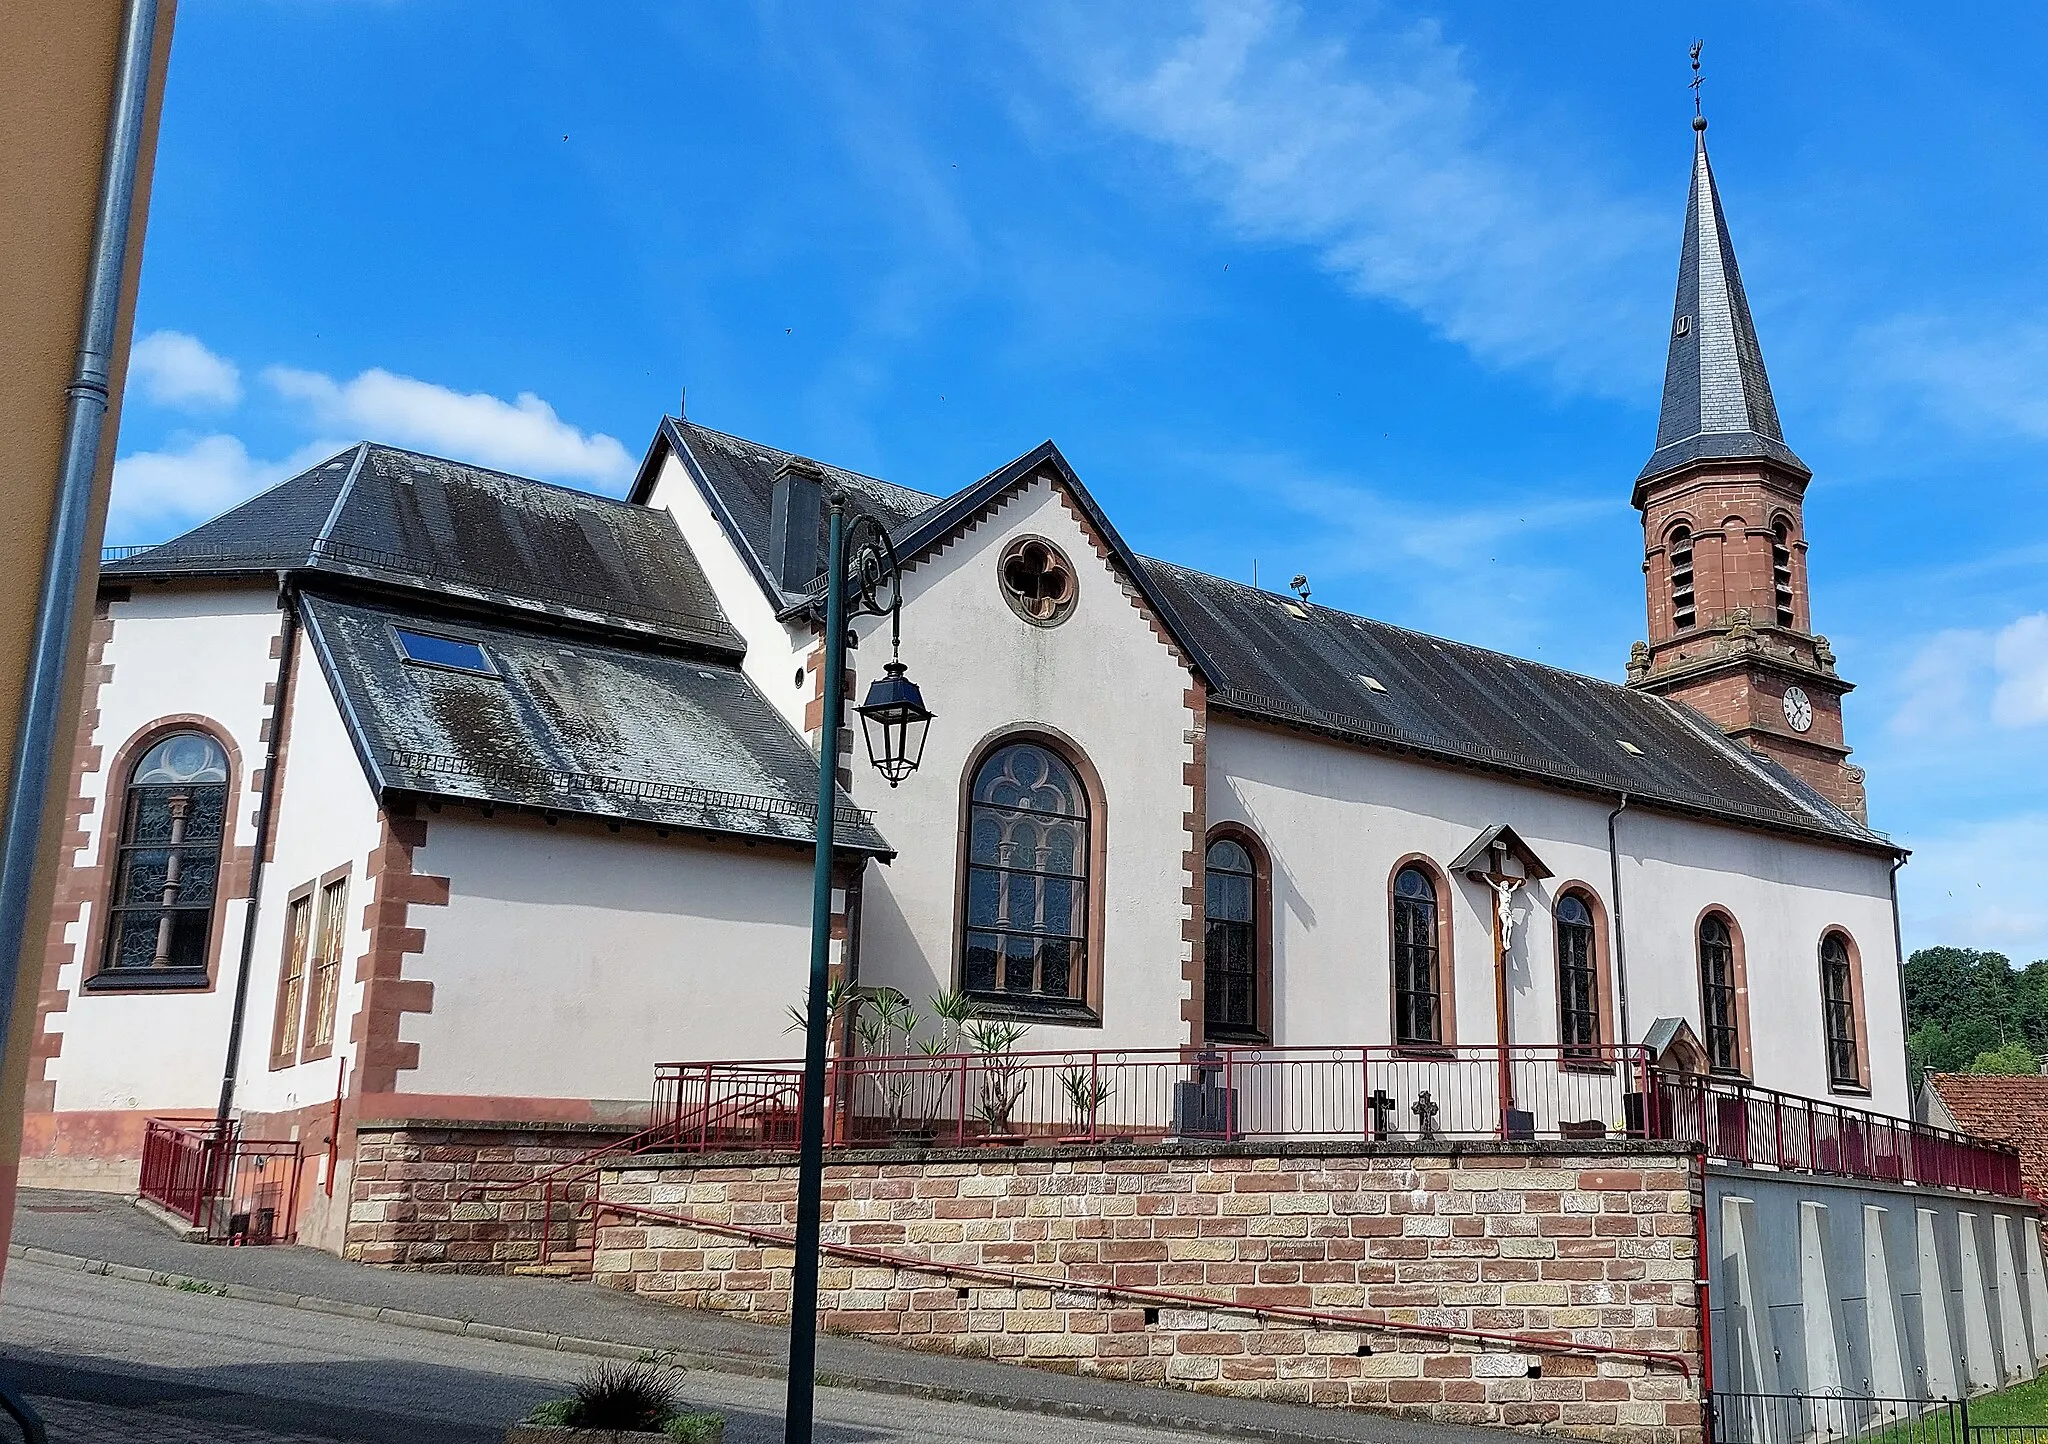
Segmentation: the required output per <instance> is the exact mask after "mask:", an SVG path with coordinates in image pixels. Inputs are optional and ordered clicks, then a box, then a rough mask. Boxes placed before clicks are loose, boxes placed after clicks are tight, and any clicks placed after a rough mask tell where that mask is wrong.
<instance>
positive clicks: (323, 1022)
mask: <svg viewBox="0 0 2048 1444" xmlns="http://www.w3.org/2000/svg"><path fill="white" fill-rule="evenodd" d="M347 931H348V878H347V876H346V875H344V876H342V877H339V878H336V879H335V880H334V881H333V882H330V883H328V884H327V885H326V886H325V887H323V888H321V889H320V925H319V928H318V930H317V931H316V932H315V934H314V947H313V960H312V964H311V968H312V975H311V977H310V978H309V980H308V982H307V986H306V1055H305V1056H306V1061H308V1062H310V1061H312V1060H313V1059H316V1058H325V1057H327V1056H328V1054H329V1053H331V1052H333V1050H334V1008H335V1001H336V999H337V998H338V997H339V996H340V993H341V950H342V939H343V937H344V935H345V934H346V933H347Z"/></svg>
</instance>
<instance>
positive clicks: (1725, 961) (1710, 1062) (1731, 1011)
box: [1699, 913, 1742, 1073]
mask: <svg viewBox="0 0 2048 1444" xmlns="http://www.w3.org/2000/svg"><path fill="white" fill-rule="evenodd" d="M1699 951H1700V1009H1701V1015H1702V1018H1703V1020H1704V1022H1705V1024H1706V1029H1705V1032H1706V1036H1705V1038H1704V1039H1702V1041H1703V1042H1705V1044H1706V1045H1707V1066H1708V1067H1710V1068H1712V1069H1713V1070H1714V1071H1715V1072H1716V1073H1740V1072H1741V1071H1742V1023H1741V1013H1740V1010H1739V1001H1738V999H1737V997H1736V957H1735V934H1734V932H1733V931H1732V930H1731V929H1730V928H1729V926H1728V919H1726V918H1725V917H1723V916H1721V914H1719V913H1708V914H1707V915H1706V916H1705V917H1703V918H1701V919H1700V934H1699Z"/></svg>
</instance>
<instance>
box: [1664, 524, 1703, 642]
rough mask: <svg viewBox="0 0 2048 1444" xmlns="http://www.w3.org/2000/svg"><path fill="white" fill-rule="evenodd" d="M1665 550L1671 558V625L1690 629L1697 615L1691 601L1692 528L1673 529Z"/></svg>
mask: <svg viewBox="0 0 2048 1444" xmlns="http://www.w3.org/2000/svg"><path fill="white" fill-rule="evenodd" d="M1666 548H1667V551H1668V554H1669V556H1670V558H1671V625H1672V626H1674V627H1690V626H1691V625H1692V624H1693V619H1694V618H1695V617H1696V616H1697V615H1698V609H1697V607H1696V606H1695V605H1694V601H1693V597H1694V593H1693V584H1692V528H1690V527H1685V526H1679V527H1673V528H1672V530H1671V538H1670V540H1669V542H1667V543H1666Z"/></svg>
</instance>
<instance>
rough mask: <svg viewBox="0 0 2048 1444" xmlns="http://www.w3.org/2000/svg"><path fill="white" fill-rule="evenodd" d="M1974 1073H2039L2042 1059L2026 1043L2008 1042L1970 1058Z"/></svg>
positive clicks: (1971, 1068) (1971, 1069)
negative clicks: (2001, 1046)
mask: <svg viewBox="0 0 2048 1444" xmlns="http://www.w3.org/2000/svg"><path fill="white" fill-rule="evenodd" d="M1970 1071H1971V1072H1972V1073H2008V1074H2021V1073H2039V1072H2040V1071H2041V1060H2040V1059H2038V1058H2036V1057H2035V1056H2034V1050H2033V1049H2032V1048H2029V1047H2028V1046H2027V1045H2026V1044H2025V1043H2020V1042H2013V1043H2007V1044H2006V1045H2005V1046H2004V1047H2003V1048H1990V1049H1987V1050H1985V1051H1984V1052H1982V1053H1979V1054H1978V1055H1977V1056H1976V1057H1975V1058H1972V1059H1971V1060H1970Z"/></svg>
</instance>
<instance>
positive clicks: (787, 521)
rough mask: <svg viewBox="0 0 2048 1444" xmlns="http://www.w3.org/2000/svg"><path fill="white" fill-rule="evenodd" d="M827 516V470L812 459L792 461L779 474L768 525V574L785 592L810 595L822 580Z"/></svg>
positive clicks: (802, 458)
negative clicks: (821, 545)
mask: <svg viewBox="0 0 2048 1444" xmlns="http://www.w3.org/2000/svg"><path fill="white" fill-rule="evenodd" d="M824 515H825V469H824V468H823V467H822V466H819V465H818V463H817V462H815V461H812V460H811V459H810V458H809V457H804V456H792V457H790V458H789V459H788V460H787V461H785V462H783V463H782V466H781V468H780V469H779V470H778V471H777V472H776V473H775V491H774V495H773V498H772V500H771V502H770V504H769V521H768V574H769V576H770V577H771V578H773V580H774V582H775V585H777V586H778V587H781V588H782V590H784V591H785V592H802V591H808V590H809V589H810V585H811V583H812V582H814V581H816V580H817V579H818V570H819V568H820V567H821V566H822V565H823V562H822V561H821V560H820V556H819V545H818V532H819V529H820V528H821V527H822V526H823V524H824Z"/></svg>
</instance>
